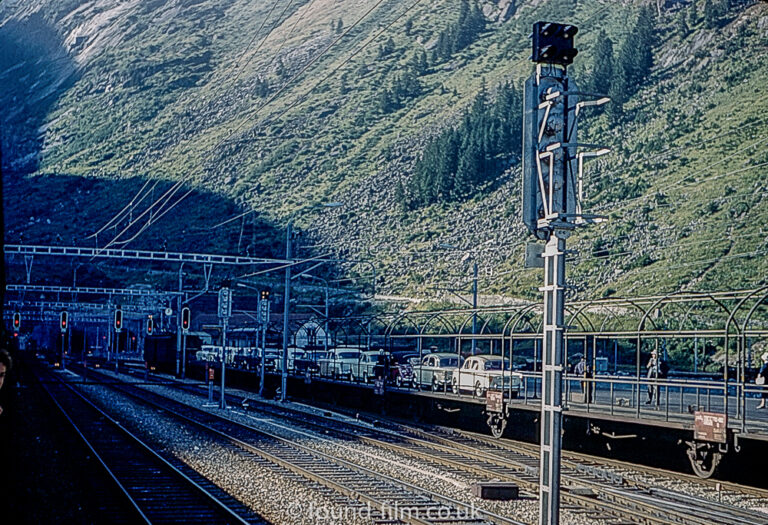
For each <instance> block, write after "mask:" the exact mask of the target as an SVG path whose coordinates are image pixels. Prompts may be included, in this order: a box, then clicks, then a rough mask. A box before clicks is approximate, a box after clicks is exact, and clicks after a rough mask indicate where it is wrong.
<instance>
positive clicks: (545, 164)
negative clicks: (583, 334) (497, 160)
mask: <svg viewBox="0 0 768 525" xmlns="http://www.w3.org/2000/svg"><path fill="white" fill-rule="evenodd" d="M577 32H578V29H577V28H576V27H575V26H572V25H567V24H556V23H552V22H536V23H535V24H534V25H533V34H532V39H533V53H532V56H531V59H532V60H533V62H535V63H536V71H535V73H534V74H533V75H532V76H531V77H530V78H529V79H528V80H527V81H526V83H525V95H524V108H523V181H522V182H523V185H522V186H523V222H524V223H525V225H526V226H527V227H528V229H529V230H530V232H531V233H532V234H533V235H534V236H535V237H536V238H537V239H540V240H543V241H546V246H545V248H544V251H543V254H542V256H541V259H543V268H544V286H543V287H542V288H541V291H542V292H543V293H544V322H543V334H542V339H543V346H542V349H543V350H542V380H541V391H542V400H541V416H540V419H539V421H540V426H541V459H540V464H539V524H540V525H554V524H557V523H559V520H560V454H561V448H562V379H563V371H564V368H565V366H566V363H565V355H564V337H563V334H564V331H565V329H566V326H565V323H564V320H565V319H564V318H565V315H564V314H565V262H566V261H565V254H566V239H567V238H568V237H569V236H570V235H571V233H572V232H573V230H574V229H575V228H576V227H578V226H581V225H584V224H588V223H590V222H597V221H598V220H600V219H602V218H601V217H597V216H589V215H585V214H583V213H582V209H581V197H582V188H583V185H582V167H583V159H584V157H588V156H598V155H602V154H604V153H607V152H608V149H607V148H600V147H597V148H598V149H597V151H592V152H587V153H580V152H578V150H579V149H581V148H583V147H592V148H595V146H593V145H581V144H579V143H578V142H577V138H576V131H577V126H576V119H577V117H578V115H579V112H580V110H581V109H582V108H583V107H585V106H593V105H599V104H603V103H605V102H607V101H608V99H607V97H603V96H599V95H594V94H588V93H580V92H578V91H577V90H576V87H575V86H574V85H573V83H572V82H571V81H570V80H569V78H568V73H567V66H568V65H569V64H571V63H572V62H573V58H574V57H575V56H576V54H577V53H578V51H577V50H576V49H575V48H574V47H573V45H574V43H573V39H574V36H575V35H576V33H577ZM579 98H584V99H590V98H591V99H594V100H586V101H581V102H580V101H579ZM538 266H540V264H539V265H538Z"/></svg>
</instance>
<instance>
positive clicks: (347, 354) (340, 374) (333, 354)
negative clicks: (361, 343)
mask: <svg viewBox="0 0 768 525" xmlns="http://www.w3.org/2000/svg"><path fill="white" fill-rule="evenodd" d="M361 355H362V352H360V350H359V349H357V348H345V347H340V348H335V349H333V350H331V351H330V352H328V356H327V357H326V358H325V359H320V360H319V361H318V364H319V365H320V375H323V376H326V377H333V378H346V379H350V380H351V379H352V378H353V377H354V371H355V370H358V369H359V366H360V358H361Z"/></svg>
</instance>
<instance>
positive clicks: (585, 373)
mask: <svg viewBox="0 0 768 525" xmlns="http://www.w3.org/2000/svg"><path fill="white" fill-rule="evenodd" d="M573 373H574V374H575V375H577V376H580V377H581V378H582V380H581V381H579V383H580V384H581V393H582V394H584V402H585V403H591V402H592V383H590V382H589V381H585V379H588V378H590V377H592V372H591V370H590V368H589V365H587V358H586V357H584V356H581V360H579V362H578V363H576V367H575V368H574V369H573Z"/></svg>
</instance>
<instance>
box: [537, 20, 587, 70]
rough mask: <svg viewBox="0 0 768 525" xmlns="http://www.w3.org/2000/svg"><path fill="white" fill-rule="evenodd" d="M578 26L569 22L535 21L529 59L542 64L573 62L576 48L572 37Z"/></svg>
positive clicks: (577, 30)
mask: <svg viewBox="0 0 768 525" xmlns="http://www.w3.org/2000/svg"><path fill="white" fill-rule="evenodd" d="M578 32H579V28H578V27H576V26H574V25H571V24H557V23H554V22H536V23H535V24H533V34H532V35H531V38H532V39H533V54H532V55H531V60H533V61H534V62H537V63H544V64H560V65H563V66H565V65H567V64H571V63H573V59H574V57H575V56H576V54H577V53H578V50H577V49H575V48H574V47H573V37H574V36H575V35H576V33H578Z"/></svg>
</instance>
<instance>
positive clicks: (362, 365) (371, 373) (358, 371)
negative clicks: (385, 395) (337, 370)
mask: <svg viewBox="0 0 768 525" xmlns="http://www.w3.org/2000/svg"><path fill="white" fill-rule="evenodd" d="M388 358H389V355H388V354H386V353H385V352H382V351H379V350H370V351H367V352H362V353H361V354H360V361H359V362H358V363H357V364H356V365H354V366H353V367H352V375H353V378H354V379H355V380H358V381H362V382H363V383H368V382H369V381H373V380H374V379H375V378H376V377H384V374H385V371H386V367H387V359H388Z"/></svg>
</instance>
